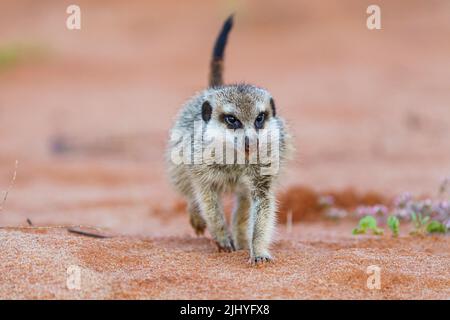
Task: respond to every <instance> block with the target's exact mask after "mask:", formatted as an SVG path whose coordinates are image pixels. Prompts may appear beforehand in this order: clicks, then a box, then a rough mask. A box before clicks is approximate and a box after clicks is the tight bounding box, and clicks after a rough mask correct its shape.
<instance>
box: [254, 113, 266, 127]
mask: <svg viewBox="0 0 450 320" xmlns="http://www.w3.org/2000/svg"><path fill="white" fill-rule="evenodd" d="M264 120H266V114H265V113H264V112H261V113H260V114H259V115H258V116H257V117H256V120H255V128H256V129H262V127H263V126H264Z"/></svg>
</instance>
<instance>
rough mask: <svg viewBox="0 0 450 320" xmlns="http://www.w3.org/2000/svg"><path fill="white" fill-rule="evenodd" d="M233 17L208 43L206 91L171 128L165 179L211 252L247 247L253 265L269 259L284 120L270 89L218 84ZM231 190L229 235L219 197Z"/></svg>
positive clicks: (285, 140) (285, 147)
mask: <svg viewBox="0 0 450 320" xmlns="http://www.w3.org/2000/svg"><path fill="white" fill-rule="evenodd" d="M232 25H233V16H230V17H229V18H228V19H227V20H226V21H225V23H224V25H223V28H222V30H221V32H220V33H219V36H218V38H217V40H216V43H215V46H214V50H213V57H212V61H211V66H210V67H211V70H210V77H209V88H207V89H205V90H203V91H201V92H199V93H198V94H196V95H195V96H194V97H192V98H191V99H190V100H189V101H188V102H187V103H186V104H185V105H184V106H183V107H182V110H181V112H180V113H179V115H178V118H177V120H176V123H175V125H174V127H173V128H172V130H171V138H170V142H169V147H168V152H167V161H168V168H169V174H170V177H171V180H172V182H173V184H174V185H175V187H176V188H177V189H178V190H179V191H180V192H181V193H182V194H183V195H184V196H185V197H186V198H187V201H188V211H189V214H190V222H191V225H192V227H193V228H194V230H195V232H196V233H197V234H198V235H200V234H203V233H204V231H205V229H206V228H207V229H208V231H209V233H210V234H211V236H212V237H213V238H214V240H215V241H216V243H217V245H218V248H219V251H233V250H239V249H248V250H249V253H250V262H251V263H253V264H257V263H261V262H266V261H270V260H271V259H272V257H271V255H270V252H269V246H270V243H271V239H272V235H273V231H274V228H275V224H276V199H275V187H276V180H277V177H278V176H279V168H280V166H281V165H282V164H283V163H284V160H285V159H286V155H287V151H288V149H290V143H289V135H288V133H287V131H286V126H285V124H284V121H283V120H282V118H280V116H279V115H278V114H277V113H276V108H275V102H274V99H273V98H272V96H271V94H270V93H269V92H268V91H267V90H265V89H262V88H259V87H256V86H254V85H249V84H230V85H224V84H223V80H222V71H223V57H224V50H225V46H226V42H227V38H228V34H229V32H230V30H231V28H232ZM225 192H233V193H235V194H236V207H235V209H234V212H233V217H232V223H231V224H232V232H231V234H230V232H229V230H228V228H227V225H226V221H225V217H224V214H223V209H222V205H221V196H222V194H223V193H225Z"/></svg>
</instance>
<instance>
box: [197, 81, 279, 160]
mask: <svg viewBox="0 0 450 320" xmlns="http://www.w3.org/2000/svg"><path fill="white" fill-rule="evenodd" d="M276 116H277V115H276V109H275V102H274V99H273V98H272V96H271V95H270V93H269V92H268V91H266V90H264V89H261V88H257V87H254V86H250V85H235V86H225V87H220V88H217V89H214V91H212V92H210V94H209V95H208V96H207V97H206V99H205V101H204V102H203V105H202V120H203V121H204V122H205V124H206V127H205V133H204V137H205V140H207V141H211V140H214V142H215V143H216V144H219V145H220V144H222V145H224V146H225V148H226V150H227V151H229V150H230V149H231V150H233V151H237V153H238V155H239V154H240V153H241V154H242V153H244V154H245V156H246V157H247V158H248V155H249V151H250V150H251V149H252V146H253V148H254V149H255V150H256V145H257V144H258V143H259V134H260V132H262V131H266V132H267V131H271V130H277V129H278V127H277V124H276V119H275V117H276ZM266 129H267V130H266Z"/></svg>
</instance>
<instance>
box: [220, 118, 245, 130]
mask: <svg viewBox="0 0 450 320" xmlns="http://www.w3.org/2000/svg"><path fill="white" fill-rule="evenodd" d="M222 121H223V122H224V123H225V124H226V125H227V126H228V128H229V129H240V128H242V123H241V121H239V119H238V118H236V117H235V116H233V115H231V114H223V115H222Z"/></svg>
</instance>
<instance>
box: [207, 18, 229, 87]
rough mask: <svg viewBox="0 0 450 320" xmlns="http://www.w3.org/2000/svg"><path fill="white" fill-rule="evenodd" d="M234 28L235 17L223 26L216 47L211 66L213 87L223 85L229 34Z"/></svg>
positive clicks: (210, 75)
mask: <svg viewBox="0 0 450 320" xmlns="http://www.w3.org/2000/svg"><path fill="white" fill-rule="evenodd" d="M232 27H233V15H231V16H229V17H228V19H227V20H225V23H224V24H223V27H222V30H221V31H220V33H219V36H218V37H217V40H216V43H215V45H214V50H213V56H212V60H211V66H210V74H209V85H210V86H211V87H216V86H220V85H222V84H223V75H222V74H223V56H224V52H225V47H226V45H227V39H228V34H229V33H230V31H231V28H232Z"/></svg>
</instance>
